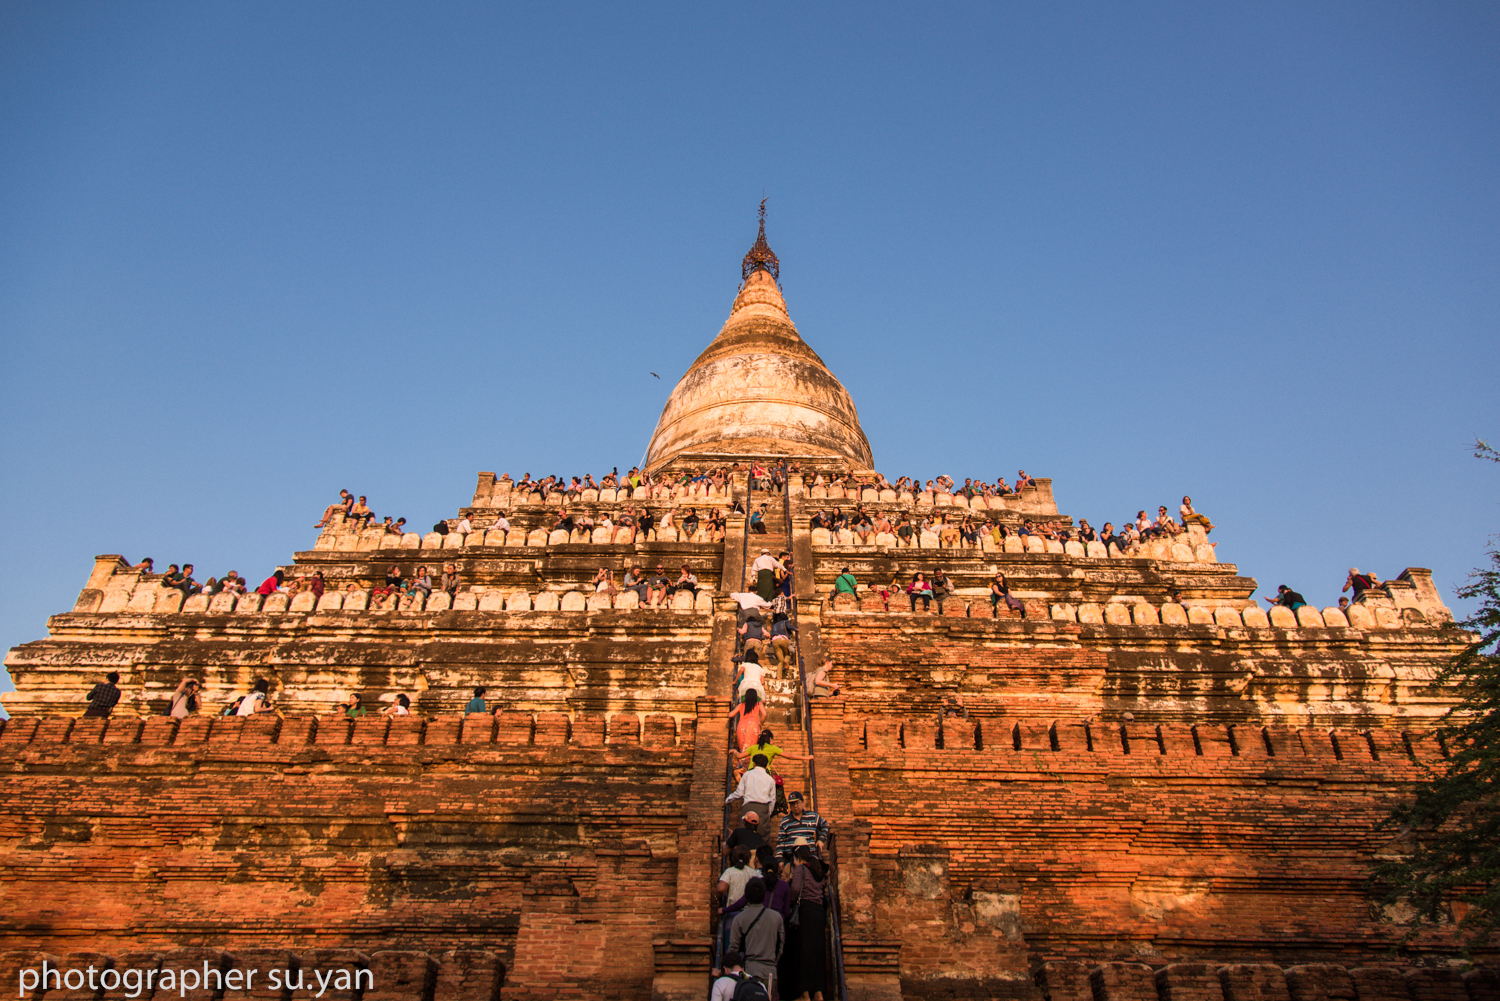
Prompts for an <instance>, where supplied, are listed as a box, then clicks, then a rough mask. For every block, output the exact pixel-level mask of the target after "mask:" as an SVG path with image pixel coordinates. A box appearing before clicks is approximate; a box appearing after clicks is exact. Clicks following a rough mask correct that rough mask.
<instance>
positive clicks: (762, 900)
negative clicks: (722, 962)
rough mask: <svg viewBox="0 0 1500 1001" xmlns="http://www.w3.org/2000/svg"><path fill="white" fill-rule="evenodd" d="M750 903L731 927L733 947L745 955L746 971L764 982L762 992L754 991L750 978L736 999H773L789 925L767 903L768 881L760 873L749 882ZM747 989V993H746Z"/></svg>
mask: <svg viewBox="0 0 1500 1001" xmlns="http://www.w3.org/2000/svg"><path fill="white" fill-rule="evenodd" d="M745 900H746V904H745V907H744V909H743V910H741V911H740V913H739V915H738V916H737V917H736V918H735V919H734V924H733V925H732V926H731V927H730V930H729V951H730V952H738V953H741V954H743V955H744V957H745V961H744V965H745V972H746V973H747V974H749V975H750V976H751V977H753V978H755V981H759V983H760V985H762V990H761V992H754V993H752V992H753V991H754V988H753V987H751V982H749V981H747V982H745V983H742V984H740V985H739V986H738V987H736V988H735V993H734V999H735V1001H747V999H750V998H756V999H765V1001H769V999H770V998H771V996H772V986H773V983H772V982H773V981H774V980H775V978H776V964H777V962H779V961H780V959H781V950H782V949H783V948H784V947H785V946H786V929H785V927H784V926H783V924H782V921H781V915H780V914H778V913H777V912H776V911H774V910H772V909H771V908H769V907H767V906H766V881H765V880H763V879H761V878H760V877H759V876H756V877H755V878H754V879H752V880H750V882H749V883H747V884H745ZM742 992H743V993H742Z"/></svg>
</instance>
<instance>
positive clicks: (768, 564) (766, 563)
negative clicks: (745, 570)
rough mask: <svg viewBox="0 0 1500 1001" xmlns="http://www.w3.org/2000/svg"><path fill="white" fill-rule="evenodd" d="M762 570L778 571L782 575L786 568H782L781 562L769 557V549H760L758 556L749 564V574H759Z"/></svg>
mask: <svg viewBox="0 0 1500 1001" xmlns="http://www.w3.org/2000/svg"><path fill="white" fill-rule="evenodd" d="M762 570H780V571H781V572H782V573H786V567H784V566H782V565H781V561H780V560H778V559H777V558H776V557H774V556H772V555H771V551H770V550H769V549H762V550H761V551H760V555H759V556H757V557H756V558H755V562H754V563H752V564H750V572H751V573H760V572H761V571H762Z"/></svg>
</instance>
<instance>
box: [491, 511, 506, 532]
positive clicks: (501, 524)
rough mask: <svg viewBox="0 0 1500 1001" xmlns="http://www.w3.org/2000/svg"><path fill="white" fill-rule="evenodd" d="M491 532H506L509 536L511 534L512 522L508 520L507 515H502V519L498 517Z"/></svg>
mask: <svg viewBox="0 0 1500 1001" xmlns="http://www.w3.org/2000/svg"><path fill="white" fill-rule="evenodd" d="M489 530H490V531H491V532H495V531H499V532H504V533H505V534H507V535H509V534H510V520H509V519H508V518H506V517H505V515H503V514H502V515H500V517H498V518H496V519H495V523H494V524H493V525H491V526H490V529H489Z"/></svg>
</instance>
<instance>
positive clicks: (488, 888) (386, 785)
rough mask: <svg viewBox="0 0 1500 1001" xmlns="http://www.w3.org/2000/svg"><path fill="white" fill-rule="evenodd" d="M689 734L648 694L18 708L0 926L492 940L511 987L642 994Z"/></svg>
mask: <svg viewBox="0 0 1500 1001" xmlns="http://www.w3.org/2000/svg"><path fill="white" fill-rule="evenodd" d="M694 735H695V721H693V720H683V721H679V720H676V719H674V718H673V717H672V716H670V715H668V714H650V715H646V716H645V717H644V718H643V717H641V716H639V715H637V714H633V713H617V714H613V715H609V716H605V715H603V714H579V715H577V716H576V717H574V718H572V719H570V718H569V716H568V715H567V714H563V713H536V714H532V713H503V714H501V715H500V716H499V717H491V716H485V715H476V716H470V717H462V716H439V717H435V718H431V719H427V720H423V719H420V718H407V719H396V720H390V719H387V718H385V717H365V718H363V719H360V720H358V721H356V722H352V723H351V721H350V720H348V719H346V718H343V717H338V716H334V717H324V718H317V717H297V716H291V717H288V718H287V719H285V720H281V719H278V718H277V717H275V716H274V715H271V714H267V715H266V716H262V717H259V718H255V719H247V720H238V719H222V718H211V717H198V718H194V719H190V720H187V721H184V722H183V723H181V724H180V725H179V724H177V723H176V722H175V721H173V720H170V719H167V718H163V717H156V718H152V719H149V720H146V721H144V722H143V721H142V720H140V719H139V718H136V717H127V716H121V717H116V718H113V719H110V720H108V721H106V720H100V719H73V718H66V717H56V718H54V717H48V718H41V719H37V718H17V719H12V720H9V721H7V723H6V725H5V727H4V729H3V730H0V774H3V775H4V776H5V779H4V781H5V785H6V789H7V796H8V800H7V808H6V810H5V811H4V813H3V815H0V846H3V847H0V911H3V912H4V913H5V914H6V915H8V917H7V919H6V921H5V922H3V924H0V949H10V950H16V949H24V948H36V949H45V950H46V951H47V952H49V953H51V954H54V955H61V954H65V953H71V952H98V953H109V954H123V953H139V952H141V951H143V950H144V951H148V952H149V951H151V950H155V951H157V952H166V951H168V950H170V949H172V948H174V947H183V946H202V947H206V948H212V949H217V950H227V951H228V952H229V953H230V954H234V953H235V952H236V950H240V951H243V950H254V949H261V950H263V949H274V948H277V947H280V948H285V949H288V950H291V951H293V952H306V951H307V950H309V949H317V948H320V947H325V948H341V949H353V950H357V951H358V952H360V953H362V954H365V955H367V956H368V955H373V954H377V953H380V952H382V951H390V950H420V951H424V952H428V953H431V954H432V955H433V956H441V955H442V954H443V953H445V952H458V953H464V952H465V951H471V952H472V951H474V950H479V951H480V952H485V953H488V954H491V955H493V956H494V957H495V959H496V961H497V962H498V963H499V965H500V967H501V968H503V970H504V971H506V973H505V983H506V987H505V991H506V994H505V996H506V997H514V998H523V997H532V996H552V995H549V994H547V993H546V990H542V988H543V986H545V985H547V984H551V985H553V987H556V986H558V985H566V986H568V987H569V989H570V990H574V991H576V992H581V993H578V994H577V996H584V997H645V996H649V994H650V990H651V981H652V977H653V973H654V966H655V960H654V955H653V946H652V938H653V935H656V934H660V933H661V931H662V930H663V929H670V928H671V927H672V926H673V922H674V920H675V911H676V907H677V902H676V899H675V887H676V869H677V861H678V841H679V835H680V829H681V828H682V826H683V824H684V821H685V818H686V810H687V804H688V799H689V789H690V785H691V781H692V771H693V753H694V746H693V745H694ZM551 989H552V988H547V990H551ZM539 990H540V991H542V993H541V994H536V993H534V992H535V991H539ZM481 993H482V992H481ZM451 996H453V997H458V996H459V995H451Z"/></svg>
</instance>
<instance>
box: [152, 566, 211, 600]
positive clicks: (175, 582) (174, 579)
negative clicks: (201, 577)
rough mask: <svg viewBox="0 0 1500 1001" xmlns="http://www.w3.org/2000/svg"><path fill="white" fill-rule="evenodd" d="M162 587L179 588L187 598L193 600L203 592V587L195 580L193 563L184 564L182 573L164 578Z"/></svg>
mask: <svg viewBox="0 0 1500 1001" xmlns="http://www.w3.org/2000/svg"><path fill="white" fill-rule="evenodd" d="M161 585H162V587H175V588H177V589H178V590H179V591H181V592H182V595H183V597H185V598H191V597H192V596H193V595H195V594H197V593H198V592H200V591H202V590H203V585H202V584H199V583H198V582H197V581H195V580H193V565H192V564H191V563H184V564H183V565H182V571H181V572H180V573H177V574H175V575H169V576H168V577H165V578H163V579H162V582H161Z"/></svg>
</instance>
